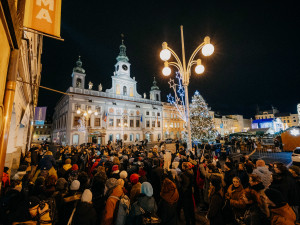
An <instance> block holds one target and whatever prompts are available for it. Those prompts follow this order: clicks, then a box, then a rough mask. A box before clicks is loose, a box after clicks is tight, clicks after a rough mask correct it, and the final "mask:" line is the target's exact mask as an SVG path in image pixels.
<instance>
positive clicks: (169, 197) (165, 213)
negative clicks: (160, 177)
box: [157, 178, 179, 224]
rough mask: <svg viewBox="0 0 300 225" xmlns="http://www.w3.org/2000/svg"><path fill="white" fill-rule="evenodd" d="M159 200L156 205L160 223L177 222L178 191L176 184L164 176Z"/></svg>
mask: <svg viewBox="0 0 300 225" xmlns="http://www.w3.org/2000/svg"><path fill="white" fill-rule="evenodd" d="M160 196H161V202H160V204H159V205H158V212H157V214H158V216H159V218H160V219H161V220H162V221H161V223H162V224H177V202H178V199H179V193H178V190H177V187H176V184H175V183H173V182H172V181H171V180H170V179H168V178H165V179H164V181H163V183H162V186H161V191H160Z"/></svg>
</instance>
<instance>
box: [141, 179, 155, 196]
mask: <svg viewBox="0 0 300 225" xmlns="http://www.w3.org/2000/svg"><path fill="white" fill-rule="evenodd" d="M141 193H142V194H145V195H146V196H148V197H152V195H153V188H152V185H151V184H150V183H149V182H144V183H142V187H141Z"/></svg>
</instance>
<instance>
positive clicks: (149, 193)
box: [127, 182, 157, 225]
mask: <svg viewBox="0 0 300 225" xmlns="http://www.w3.org/2000/svg"><path fill="white" fill-rule="evenodd" d="M143 211H145V212H150V213H151V214H155V213H156V212H157V205H156V202H155V199H154V197H153V188H152V185H151V184H150V183H149V182H144V183H142V186H141V194H140V195H139V196H138V198H137V201H136V202H135V203H133V205H132V207H131V210H130V212H129V215H128V221H127V222H128V224H130V225H141V224H142V222H143V221H142V215H143Z"/></svg>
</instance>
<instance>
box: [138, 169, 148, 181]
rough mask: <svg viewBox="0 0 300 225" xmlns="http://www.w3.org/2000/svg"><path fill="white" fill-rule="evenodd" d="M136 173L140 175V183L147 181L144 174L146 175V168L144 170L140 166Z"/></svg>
mask: <svg viewBox="0 0 300 225" xmlns="http://www.w3.org/2000/svg"><path fill="white" fill-rule="evenodd" d="M138 174H139V176H140V178H139V181H140V182H141V183H143V182H146V181H147V176H146V175H147V172H146V170H145V169H144V168H143V167H141V168H140V169H139V172H138Z"/></svg>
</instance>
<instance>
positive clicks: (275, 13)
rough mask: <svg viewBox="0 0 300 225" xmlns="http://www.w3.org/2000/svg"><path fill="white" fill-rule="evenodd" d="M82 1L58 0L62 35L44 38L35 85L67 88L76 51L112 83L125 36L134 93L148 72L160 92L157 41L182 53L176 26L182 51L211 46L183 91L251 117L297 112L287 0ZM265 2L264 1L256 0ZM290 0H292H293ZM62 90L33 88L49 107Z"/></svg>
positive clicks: (299, 64) (98, 79)
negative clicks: (262, 113) (257, 113)
mask: <svg viewBox="0 0 300 225" xmlns="http://www.w3.org/2000/svg"><path fill="white" fill-rule="evenodd" d="M103 2H104V1H99V0H98V1H95V0H89V1H82V0H72V1H70V0H63V3H62V22H61V36H62V38H63V39H65V41H64V42H62V41H58V40H55V39H51V38H47V37H45V38H44V50H43V55H42V64H43V70H42V81H41V85H43V86H46V87H50V88H54V89H57V90H60V91H66V90H67V88H68V87H69V86H71V74H72V69H73V67H74V66H75V63H76V61H77V59H78V55H81V59H82V62H83V68H84V69H85V70H86V74H87V75H86V88H87V83H88V82H89V81H92V82H93V83H94V87H93V89H97V87H98V84H99V83H102V86H103V89H104V90H105V89H108V88H111V76H112V75H113V72H114V64H115V63H116V57H117V55H118V53H119V46H120V44H121V36H120V34H121V33H123V34H124V35H125V38H124V42H125V45H126V47H127V56H128V57H129V62H130V63H131V77H136V80H137V81H138V85H137V89H138V92H139V94H143V93H144V92H146V91H147V96H148V97H149V94H148V93H149V90H150V87H151V86H152V81H153V76H155V77H156V80H157V81H158V86H159V87H160V89H161V90H162V99H163V100H164V101H166V95H167V94H168V93H169V92H171V89H169V86H168V80H169V79H170V77H173V78H174V68H171V69H172V71H173V73H172V74H171V76H169V77H164V76H163V75H162V73H161V70H162V68H163V61H161V60H160V58H159V52H160V51H161V44H162V42H164V41H166V42H167V43H168V45H169V46H170V47H171V48H172V49H174V50H175V51H176V53H177V54H178V55H179V56H180V57H181V43H180V41H181V40H180V25H183V27H184V35H185V36H184V38H185V48H186V57H187V60H188V57H189V56H190V54H191V53H192V52H193V51H194V49H195V48H196V47H197V46H198V45H199V44H201V43H202V41H203V38H204V37H205V36H207V35H208V36H210V37H211V43H212V44H213V45H214V46H215V52H214V54H213V55H212V56H210V57H204V56H203V55H201V54H199V57H200V58H201V59H202V63H203V65H204V66H205V72H204V73H203V74H202V75H197V74H196V73H195V72H194V67H193V68H192V71H193V72H192V76H191V80H190V82H191V83H190V86H189V88H190V96H191V95H192V94H193V93H194V92H195V91H196V90H198V91H199V92H200V94H201V95H202V96H203V97H204V99H205V100H206V102H207V103H208V105H209V106H210V107H211V108H212V110H214V111H217V112H220V113H222V114H243V115H244V116H246V117H248V118H249V117H251V116H252V117H253V115H254V114H255V111H256V108H257V105H258V106H259V107H260V109H271V105H272V106H274V107H277V108H278V109H279V110H280V111H281V112H292V113H296V104H297V103H300V94H299V85H300V79H299V75H300V57H299V52H300V39H299V28H300V19H299V8H297V7H296V5H293V4H288V1H285V2H281V3H275V2H274V1H251V2H250V1H237V3H236V4H230V3H228V2H232V1H178V2H176V1H142V0H140V1H106V3H105V4H104V3H103ZM263 2H264V3H263ZM294 2H295V3H294V4H296V1H294ZM60 97H61V95H60V94H56V93H53V92H49V91H45V90H43V89H40V96H39V106H48V112H47V113H48V114H51V113H52V112H53V108H54V106H55V104H56V103H57V101H58V100H59V99H60Z"/></svg>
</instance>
